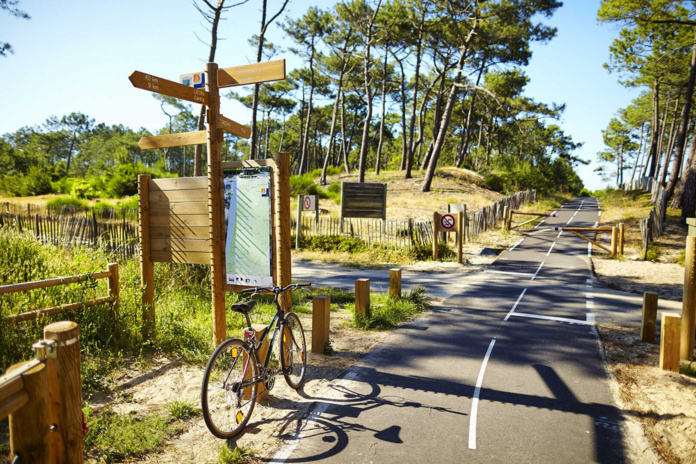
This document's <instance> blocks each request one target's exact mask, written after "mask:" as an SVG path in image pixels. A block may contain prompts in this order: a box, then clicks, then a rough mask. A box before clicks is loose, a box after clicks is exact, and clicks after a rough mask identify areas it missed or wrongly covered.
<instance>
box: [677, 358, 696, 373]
mask: <svg viewBox="0 0 696 464" xmlns="http://www.w3.org/2000/svg"><path fill="white" fill-rule="evenodd" d="M679 373H681V374H684V375H688V376H689V377H696V361H691V362H690V363H689V364H682V365H680V366H679Z"/></svg>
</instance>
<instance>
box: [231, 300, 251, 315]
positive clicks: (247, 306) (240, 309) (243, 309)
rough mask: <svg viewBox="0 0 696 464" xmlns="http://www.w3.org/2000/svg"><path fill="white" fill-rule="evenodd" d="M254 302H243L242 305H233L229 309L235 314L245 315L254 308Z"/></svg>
mask: <svg viewBox="0 0 696 464" xmlns="http://www.w3.org/2000/svg"><path fill="white" fill-rule="evenodd" d="M256 303H257V302H256V300H249V301H245V302H244V303H234V304H233V305H232V306H230V309H231V310H232V311H234V312H236V313H241V314H247V313H248V312H249V311H251V310H252V309H253V308H254V306H256Z"/></svg>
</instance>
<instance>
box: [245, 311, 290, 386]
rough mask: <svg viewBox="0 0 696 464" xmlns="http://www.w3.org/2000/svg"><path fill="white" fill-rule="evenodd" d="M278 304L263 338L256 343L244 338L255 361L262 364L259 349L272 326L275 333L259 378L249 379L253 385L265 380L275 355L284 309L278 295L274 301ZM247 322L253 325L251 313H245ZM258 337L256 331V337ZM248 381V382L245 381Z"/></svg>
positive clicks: (249, 325) (248, 324)
mask: <svg viewBox="0 0 696 464" xmlns="http://www.w3.org/2000/svg"><path fill="white" fill-rule="evenodd" d="M273 302H274V303H275V306H276V313H275V315H274V316H273V319H271V322H270V323H269V324H268V325H267V326H266V330H265V331H264V334H263V336H262V337H261V339H259V340H257V343H254V341H253V339H252V340H246V339H245V340H244V342H245V343H247V344H248V345H249V352H250V353H251V355H252V357H253V359H254V361H255V362H256V364H257V365H258V364H260V360H259V350H260V349H261V346H262V345H263V343H264V342H265V341H266V338H267V337H268V334H269V332H270V331H271V328H273V335H272V337H271V341H270V342H269V344H268V352H266V359H265V360H264V362H263V371H262V372H259V377H260V378H257V379H249V380H250V382H249V385H253V384H254V383H257V382H260V381H262V380H263V376H264V375H265V374H266V371H267V370H268V364H269V363H270V361H271V356H272V355H273V347H274V346H275V340H276V336H277V335H278V331H279V330H280V325H281V315H282V314H283V310H282V309H281V308H280V305H279V304H278V301H277V297H276V299H275V300H274V301H273ZM244 316H245V318H246V322H247V327H251V319H250V318H249V314H248V313H245V314H244ZM255 337H256V335H255V333H254V338H255ZM248 367H249V366H248V365H245V366H244V372H245V373H246V372H247V369H248ZM279 372H281V369H278V370H277V371H276V372H274V373H273V374H272V376H271V377H274V376H276V375H277V374H278V373H279ZM245 383H246V382H245Z"/></svg>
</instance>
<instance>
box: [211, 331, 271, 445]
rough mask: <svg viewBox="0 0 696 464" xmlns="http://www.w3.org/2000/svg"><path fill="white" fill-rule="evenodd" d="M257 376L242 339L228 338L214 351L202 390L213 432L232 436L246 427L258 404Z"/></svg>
mask: <svg viewBox="0 0 696 464" xmlns="http://www.w3.org/2000/svg"><path fill="white" fill-rule="evenodd" d="M257 377H258V369H257V366H256V363H255V362H254V361H253V358H252V356H251V354H250V352H249V348H248V347H247V345H246V344H245V343H244V342H242V341H241V340H238V339H229V340H225V341H224V342H223V343H222V344H221V345H220V346H218V347H217V349H216V350H215V351H214V352H213V354H212V355H211V356H210V360H209V361H208V365H207V366H206V367H205V374H204V375H203V387H202V389H201V408H202V409H203V419H205V425H207V426H208V429H209V430H210V431H211V432H212V434H213V435H215V436H216V437H218V438H231V437H233V436H235V435H237V434H238V433H239V432H241V431H242V429H244V427H245V426H246V424H247V422H249V418H250V417H251V413H252V411H253V410H254V404H255V403H256V389H257V385H258V383H253V379H256V378H257Z"/></svg>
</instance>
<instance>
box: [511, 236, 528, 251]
mask: <svg viewBox="0 0 696 464" xmlns="http://www.w3.org/2000/svg"><path fill="white" fill-rule="evenodd" d="M523 241H524V239H523V238H521V239H520V241H519V242H517V243H515V244H514V245H512V247H510V248H508V250H507V251H512V250H514V249H515V248H517V245H519V244H520V243H522V242H523Z"/></svg>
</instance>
